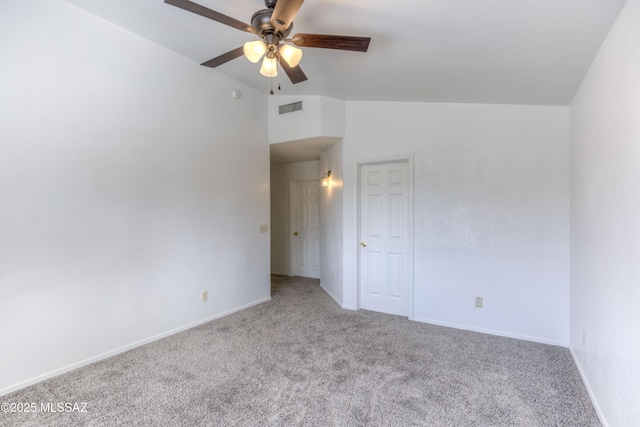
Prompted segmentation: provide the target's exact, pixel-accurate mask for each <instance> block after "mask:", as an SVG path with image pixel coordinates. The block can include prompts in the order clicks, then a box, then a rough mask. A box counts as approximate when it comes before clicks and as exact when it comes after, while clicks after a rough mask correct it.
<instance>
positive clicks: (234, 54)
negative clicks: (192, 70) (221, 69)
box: [200, 47, 244, 68]
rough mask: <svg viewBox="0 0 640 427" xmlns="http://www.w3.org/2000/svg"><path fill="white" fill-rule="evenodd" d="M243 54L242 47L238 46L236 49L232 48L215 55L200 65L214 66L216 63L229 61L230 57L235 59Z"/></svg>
mask: <svg viewBox="0 0 640 427" xmlns="http://www.w3.org/2000/svg"><path fill="white" fill-rule="evenodd" d="M242 55H244V48H243V47H239V48H237V49H233V50H231V51H229V52H227V53H225V54H222V55H220V56H217V57H215V58H213V59H210V60H208V61H207V62H203V63H202V64H200V65H204V66H205V67H211V68H216V67H217V66H218V65H222V64H224V63H225V62H229V61H231V60H232V59H236V58H238V57H240V56H242Z"/></svg>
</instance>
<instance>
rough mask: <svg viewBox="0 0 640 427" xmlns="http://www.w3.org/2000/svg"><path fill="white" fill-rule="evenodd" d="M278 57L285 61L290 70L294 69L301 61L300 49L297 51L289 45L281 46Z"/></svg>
mask: <svg viewBox="0 0 640 427" xmlns="http://www.w3.org/2000/svg"><path fill="white" fill-rule="evenodd" d="M280 55H281V56H282V58H283V59H284V60H285V61H287V64H289V66H290V67H291V68H294V67H297V66H298V64H299V63H300V60H302V49H298V48H297V47H293V46H291V45H289V44H283V45H282V46H281V47H280Z"/></svg>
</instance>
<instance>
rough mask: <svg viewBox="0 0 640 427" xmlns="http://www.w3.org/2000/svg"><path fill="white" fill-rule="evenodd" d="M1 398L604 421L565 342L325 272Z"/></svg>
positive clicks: (126, 419) (123, 419)
mask: <svg viewBox="0 0 640 427" xmlns="http://www.w3.org/2000/svg"><path fill="white" fill-rule="evenodd" d="M272 293H273V301H271V302H268V303H264V304H261V305H259V306H256V307H253V308H250V309H247V310H244V311H242V312H238V313H235V314H233V315H231V316H228V317H225V318H223V319H219V320H215V321H213V322H210V323H207V324H204V325H202V326H199V327H197V328H193V329H190V330H188V331H185V332H182V333H179V334H176V335H173V336H171V337H168V338H165V339H163V340H160V341H156V342H154V343H151V344H149V345H146V346H143V347H140V348H137V349H134V350H131V351H129V352H127V353H123V354H121V355H118V356H115V357H113V358H110V359H108V360H104V361H102V362H98V363H95V364H92V365H90V366H87V367H84V368H81V369H78V370H76V371H73V372H70V373H68V374H65V375H61V376H59V377H56V378H53V379H50V380H47V381H44V382H42V383H39V384H36V385H34V386H31V387H28V388H26V389H23V390H20V391H18V392H15V393H12V394H9V395H6V396H3V397H0V402H10V403H11V402H37V404H38V405H40V402H53V403H57V402H71V403H73V402H79V403H80V402H86V403H87V406H86V408H85V409H86V412H84V413H77V412H73V413H41V412H36V413H32V414H25V413H22V414H7V413H0V425H1V426H21V425H33V426H42V425H47V426H48V425H60V426H68V425H91V426H94V425H95V426H116V425H154V426H155V425H157V426H160V425H162V426H164V425H167V426H168V425H172V426H174V425H175V426H177V425H181V426H298V425H305V426H418V425H420V426H581V427H582V426H599V425H600V423H599V422H598V419H597V416H596V414H595V412H594V410H593V407H592V406H591V403H590V401H589V398H588V396H587V393H586V390H585V388H584V385H583V384H582V381H581V379H580V376H579V374H578V372H577V370H576V367H575V365H574V363H573V361H572V359H571V356H570V354H569V351H568V350H567V349H565V348H561V347H554V346H549V345H544V344H537V343H532V342H527V341H520V340H514V339H509V338H501V337H496V336H492V335H485V334H479V333H474V332H467V331H460V330H456V329H449V328H444V327H439V326H432V325H427V324H422V323H417V322H410V321H408V320H407V319H406V318H401V317H397V316H390V315H385V314H380V313H374V312H369V311H358V312H352V311H345V310H342V309H340V308H339V307H338V306H337V305H336V304H335V303H334V302H333V301H332V300H331V299H330V298H329V297H328V296H327V295H326V294H325V293H324V292H323V291H322V290H321V289H320V287H319V286H318V282H317V281H316V280H311V279H301V278H295V277H282V276H274V277H273V288H272Z"/></svg>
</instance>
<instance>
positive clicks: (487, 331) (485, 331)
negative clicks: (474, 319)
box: [413, 317, 569, 347]
mask: <svg viewBox="0 0 640 427" xmlns="http://www.w3.org/2000/svg"><path fill="white" fill-rule="evenodd" d="M413 320H415V321H416V322H421V323H429V324H431V325H438V326H446V327H447V328H454V329H462V330H465V331H472V332H480V333H483V334H489V335H497V336H499V337H506V338H515V339H519V340H524V341H533V342H539V343H541V344H549V345H557V346H559V347H569V343H567V342H563V341H555V340H548V339H546V338H540V337H531V336H528V335H520V334H513V333H511V332H503V331H495V330H492V329H484V328H476V327H473V326H468V325H459V324H456V323H447V322H440V321H437V320H432V319H426V318H422V317H415V318H414V319H413Z"/></svg>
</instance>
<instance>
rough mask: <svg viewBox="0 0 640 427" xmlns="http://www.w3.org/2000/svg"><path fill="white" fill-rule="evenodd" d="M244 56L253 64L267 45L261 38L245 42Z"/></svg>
mask: <svg viewBox="0 0 640 427" xmlns="http://www.w3.org/2000/svg"><path fill="white" fill-rule="evenodd" d="M243 51H244V56H245V57H246V58H247V59H248V60H249V61H251V62H253V63H254V64H255V63H256V62H258V61H259V60H260V58H262V55H264V53H265V52H266V51H267V45H266V44H265V43H264V42H263V41H262V40H256V41H254V42H246V43H245V44H244V47H243Z"/></svg>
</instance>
